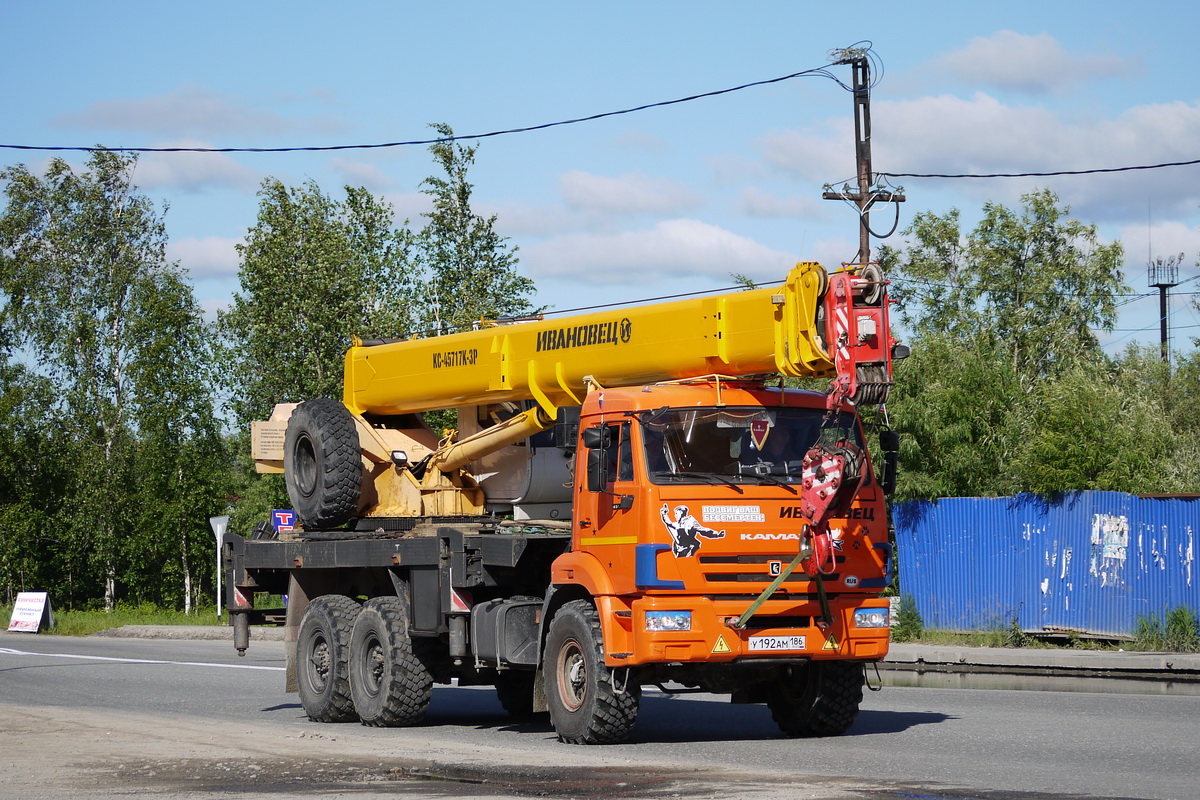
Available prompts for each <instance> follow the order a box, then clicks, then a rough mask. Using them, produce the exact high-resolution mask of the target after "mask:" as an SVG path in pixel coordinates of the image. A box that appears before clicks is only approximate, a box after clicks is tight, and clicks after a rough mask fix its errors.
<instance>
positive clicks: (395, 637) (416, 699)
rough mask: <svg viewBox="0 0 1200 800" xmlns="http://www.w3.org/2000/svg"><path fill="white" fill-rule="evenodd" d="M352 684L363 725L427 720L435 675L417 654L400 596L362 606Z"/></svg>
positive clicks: (352, 654) (352, 652)
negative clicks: (409, 633)
mask: <svg viewBox="0 0 1200 800" xmlns="http://www.w3.org/2000/svg"><path fill="white" fill-rule="evenodd" d="M350 688H351V692H352V693H353V697H354V707H355V709H356V710H357V711H358V718H359V719H360V720H362V723H363V724H364V725H370V726H372V727H375V728H394V727H401V726H406V725H415V724H417V723H418V722H420V721H421V720H422V719H424V718H425V711H426V710H427V709H428V708H429V701H430V700H431V699H432V697H433V677H432V676H431V675H430V674H429V669H428V668H427V667H426V666H425V664H424V663H422V661H421V659H419V658H418V657H417V655H416V654H415V652H414V648H413V642H412V640H411V639H410V638H409V635H408V616H407V613H406V610H405V607H404V604H403V603H402V602H401V601H400V599H399V598H397V597H377V598H375V599H374V600H370V601H368V602H367V604H366V605H365V606H363V610H362V613H361V614H359V616H358V620H357V621H356V622H355V623H354V632H353V634H352V635H351V639H350Z"/></svg>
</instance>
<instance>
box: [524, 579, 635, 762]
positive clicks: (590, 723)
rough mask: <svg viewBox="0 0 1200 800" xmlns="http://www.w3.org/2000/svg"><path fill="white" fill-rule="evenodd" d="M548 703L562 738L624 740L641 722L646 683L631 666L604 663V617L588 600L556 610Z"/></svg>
mask: <svg viewBox="0 0 1200 800" xmlns="http://www.w3.org/2000/svg"><path fill="white" fill-rule="evenodd" d="M544 662H545V665H544V667H543V669H545V670H546V704H547V705H548V706H549V708H550V721H551V722H552V723H553V724H554V730H555V732H556V733H557V734H558V738H559V740H560V741H563V742H567V743H568V744H612V743H615V742H620V741H624V740H625V738H626V737H627V736H629V732H630V731H632V730H633V726H634V723H635V722H637V713H638V702H639V701H640V700H641V695H642V688H641V685H640V684H638V683H637V682H636V681H635V680H633V679H632V678H631V676H630V675H629V672H628V670H619V671H618V673H619V674H617V675H616V676H615V677H616V679H617V680H616V683H617V686H614V685H613V683H614V680H613V679H614V673H613V672H612V671H611V670H609V668H608V667H607V666H606V665H605V663H604V648H603V641H602V634H601V630H600V618H599V615H598V614H597V613H596V609H595V607H594V606H593V605H592V604H591V603H589V602H587V601H586V600H573V601H571V602H570V603H567V604H565V605H564V606H563V607H562V608H560V609H559V610H558V612H557V613H556V614H555V615H554V619H553V620H551V622H550V630H549V633H548V634H547V635H546V655H545V659H544Z"/></svg>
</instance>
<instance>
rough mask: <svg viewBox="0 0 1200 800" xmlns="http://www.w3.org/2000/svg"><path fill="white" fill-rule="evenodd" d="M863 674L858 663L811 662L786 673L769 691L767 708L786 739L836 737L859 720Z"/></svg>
mask: <svg viewBox="0 0 1200 800" xmlns="http://www.w3.org/2000/svg"><path fill="white" fill-rule="evenodd" d="M864 678H865V672H864V670H863V665H862V662H859V661H813V662H810V663H809V664H808V665H807V666H806V667H803V668H802V669H801V670H799V671H793V670H792V669H791V668H788V669H787V670H785V672H784V674H783V675H782V676H781V677H779V678H778V679H777V680H776V681H775V683H774V684H773V685H772V687H771V689H770V694H769V695H768V697H767V706H768V707H770V709H771V716H772V717H773V718H774V719H775V724H777V725H778V726H779V729H780V730H781V731H783V732H784V733H786V734H787V735H788V736H838V735H840V734H843V733H845V732H846V731H847V730H848V729H849V728H850V726H851V725H852V724H854V718H855V717H856V716H858V707H859V705H860V704H861V703H862V698H863V680H864Z"/></svg>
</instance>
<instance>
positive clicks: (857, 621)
mask: <svg viewBox="0 0 1200 800" xmlns="http://www.w3.org/2000/svg"><path fill="white" fill-rule="evenodd" d="M888 622H889V619H888V610H887V609H886V608H859V609H855V611H854V627H856V628H886V627H888Z"/></svg>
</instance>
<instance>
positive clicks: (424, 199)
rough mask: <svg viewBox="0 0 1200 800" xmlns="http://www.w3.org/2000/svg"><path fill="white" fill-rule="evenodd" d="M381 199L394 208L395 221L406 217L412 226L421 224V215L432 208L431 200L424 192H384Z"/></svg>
mask: <svg viewBox="0 0 1200 800" xmlns="http://www.w3.org/2000/svg"><path fill="white" fill-rule="evenodd" d="M383 199H384V200H386V201H387V202H389V203H391V204H392V207H393V208H395V209H396V222H398V223H399V222H403V221H404V220H406V219H407V220H408V221H409V222H411V223H412V226H413V227H414V228H420V227H421V226H423V225H424V224H425V221H424V220H423V219H422V218H421V215H422V214H428V213H429V212H430V211H432V210H433V200H432V199H431V198H430V197H429V195H427V194H425V193H424V192H386V193H385V194H384V195H383Z"/></svg>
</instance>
